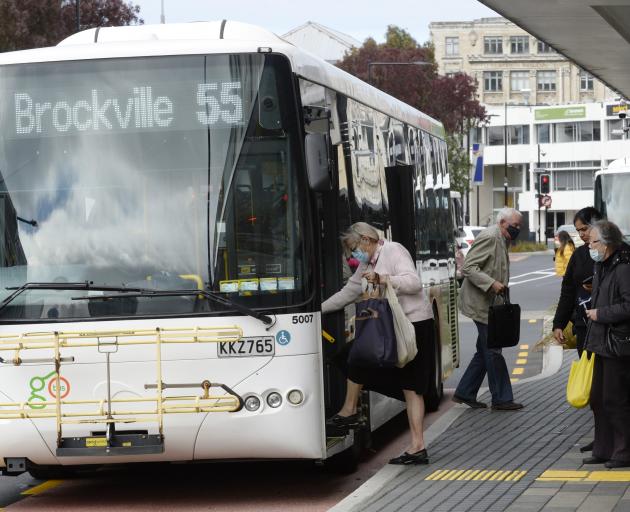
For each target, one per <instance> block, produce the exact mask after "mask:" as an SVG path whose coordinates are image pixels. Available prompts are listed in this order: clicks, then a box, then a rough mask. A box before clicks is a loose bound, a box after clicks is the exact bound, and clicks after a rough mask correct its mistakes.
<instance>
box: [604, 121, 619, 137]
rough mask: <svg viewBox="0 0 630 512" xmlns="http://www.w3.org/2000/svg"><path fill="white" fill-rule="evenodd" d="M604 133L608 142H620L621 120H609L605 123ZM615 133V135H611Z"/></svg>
mask: <svg viewBox="0 0 630 512" xmlns="http://www.w3.org/2000/svg"><path fill="white" fill-rule="evenodd" d="M606 128H607V129H606V131H607V138H608V140H622V139H623V132H621V130H623V119H609V120H608V121H606ZM613 131H616V132H617V133H613Z"/></svg>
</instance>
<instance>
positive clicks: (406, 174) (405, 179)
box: [385, 165, 416, 261]
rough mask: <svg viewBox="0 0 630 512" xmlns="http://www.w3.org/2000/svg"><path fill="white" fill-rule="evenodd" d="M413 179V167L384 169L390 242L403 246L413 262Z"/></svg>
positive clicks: (400, 166) (414, 243)
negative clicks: (390, 233)
mask: <svg viewBox="0 0 630 512" xmlns="http://www.w3.org/2000/svg"><path fill="white" fill-rule="evenodd" d="M413 179H414V166H413V165H394V166H392V167H386V168H385V181H386V184H387V197H388V198H389V219H390V225H391V230H392V240H393V241H394V242H398V243H399V244H401V245H403V246H404V247H405V248H406V249H407V250H408V251H409V254H411V258H412V259H413V260H414V261H415V259H416V237H415V214H414V208H413V191H414V185H413Z"/></svg>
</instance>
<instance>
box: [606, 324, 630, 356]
mask: <svg viewBox="0 0 630 512" xmlns="http://www.w3.org/2000/svg"><path fill="white" fill-rule="evenodd" d="M628 332H629V331H628V329H623V330H621V329H615V328H614V327H612V326H611V327H608V329H607V332H606V349H607V351H608V353H609V354H610V355H611V356H614V357H630V334H629V333H628Z"/></svg>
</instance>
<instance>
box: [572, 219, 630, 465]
mask: <svg viewBox="0 0 630 512" xmlns="http://www.w3.org/2000/svg"><path fill="white" fill-rule="evenodd" d="M589 236H590V244H589V250H590V254H591V258H593V260H594V261H595V273H594V275H593V295H592V298H591V309H588V310H587V311H586V316H587V317H588V319H589V325H588V332H587V335H586V346H585V350H587V351H588V352H592V353H594V354H595V365H594V368H593V381H592V384H591V395H590V404H591V409H592V411H593V416H594V418H595V439H594V441H593V455H592V457H588V458H586V459H584V460H583V461H582V462H583V463H584V464H601V463H602V462H603V463H604V465H605V466H606V467H607V468H611V469H612V468H622V467H630V352H629V353H628V354H624V353H619V352H616V351H615V346H618V343H621V344H623V343H625V345H630V246H628V245H627V244H625V243H624V241H623V235H622V234H621V231H620V230H619V228H618V227H617V226H616V225H615V224H613V223H612V222H608V221H605V220H602V221H599V222H596V223H595V224H593V226H592V228H591V230H590V235H589ZM615 340H621V342H619V341H617V342H616V341H615Z"/></svg>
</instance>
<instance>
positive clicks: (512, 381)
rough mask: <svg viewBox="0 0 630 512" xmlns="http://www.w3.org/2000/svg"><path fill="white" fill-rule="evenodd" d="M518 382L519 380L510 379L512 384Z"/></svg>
mask: <svg viewBox="0 0 630 512" xmlns="http://www.w3.org/2000/svg"><path fill="white" fill-rule="evenodd" d="M519 380H521V379H510V382H511V383H512V384H514V383H515V382H518V381H519Z"/></svg>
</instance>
